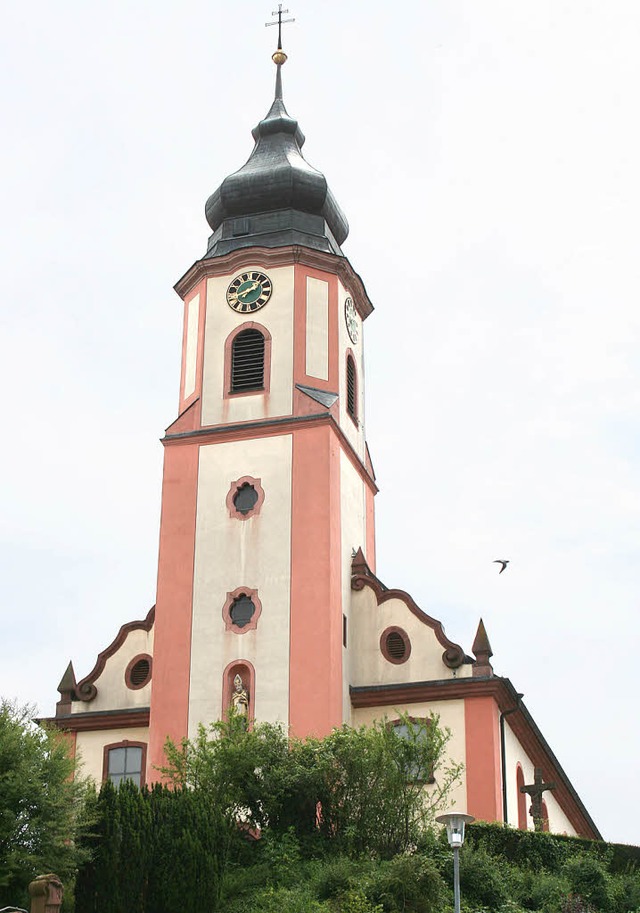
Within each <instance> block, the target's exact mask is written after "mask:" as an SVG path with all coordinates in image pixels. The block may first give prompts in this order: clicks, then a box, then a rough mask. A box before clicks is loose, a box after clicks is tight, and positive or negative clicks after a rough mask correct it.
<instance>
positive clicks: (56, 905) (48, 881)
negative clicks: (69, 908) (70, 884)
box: [29, 875, 63, 913]
mask: <svg viewBox="0 0 640 913" xmlns="http://www.w3.org/2000/svg"><path fill="white" fill-rule="evenodd" d="M62 894H63V888H62V882H61V881H60V879H59V878H58V876H57V875H38V877H37V878H36V879H35V881H32V882H31V884H30V885H29V897H30V898H31V913H59V911H60V907H61V906H62Z"/></svg>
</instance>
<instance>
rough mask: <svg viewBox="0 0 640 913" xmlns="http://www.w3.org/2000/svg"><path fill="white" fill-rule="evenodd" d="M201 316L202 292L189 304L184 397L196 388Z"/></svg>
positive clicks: (185, 348)
mask: <svg viewBox="0 0 640 913" xmlns="http://www.w3.org/2000/svg"><path fill="white" fill-rule="evenodd" d="M199 316H200V293H199V292H198V294H197V295H194V296H193V298H192V299H191V301H190V302H189V304H188V305H187V328H186V340H185V347H184V391H183V394H182V395H183V399H186V398H187V397H188V396H191V394H192V393H193V391H194V390H195V388H196V362H197V357H198V318H199Z"/></svg>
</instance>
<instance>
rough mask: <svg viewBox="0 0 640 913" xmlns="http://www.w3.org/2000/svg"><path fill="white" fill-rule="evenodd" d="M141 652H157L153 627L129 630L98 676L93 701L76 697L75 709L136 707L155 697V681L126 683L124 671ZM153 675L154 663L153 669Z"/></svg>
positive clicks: (83, 711) (142, 705)
mask: <svg viewBox="0 0 640 913" xmlns="http://www.w3.org/2000/svg"><path fill="white" fill-rule="evenodd" d="M138 653H148V654H149V655H150V656H153V628H151V630H150V631H142V630H140V629H138V630H135V631H129V633H128V634H127V637H126V639H125V641H124V643H123V644H122V646H121V647H120V649H119V650H118V651H117V652H116V653H114V655H113V656H110V657H109V659H108V660H107V661H106V663H105V667H104V669H103V670H102V672H101V673H100V675H99V676H98V678H97V679H96V680H95V686H96V688H97V689H98V693H97V695H96V697H95V698H94V699H93V700H92V701H73V703H72V705H71V712H72V713H88V712H93V711H94V710H127V709H129V708H133V707H148V706H149V703H150V701H151V682H149V684H147V685H145V686H144V688H138V689H136V690H132V689H131V688H128V687H127V685H126V684H125V680H124V673H125V671H126V668H127V666H128V665H129V662H130V660H132V659H133V657H134V656H137V655H138ZM151 678H152V679H153V667H152V670H151Z"/></svg>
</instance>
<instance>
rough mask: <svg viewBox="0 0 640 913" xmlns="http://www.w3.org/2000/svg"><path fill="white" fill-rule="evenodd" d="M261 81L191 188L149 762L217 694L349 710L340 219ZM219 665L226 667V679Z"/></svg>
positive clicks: (351, 389) (345, 300) (363, 480)
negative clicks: (229, 164)
mask: <svg viewBox="0 0 640 913" xmlns="http://www.w3.org/2000/svg"><path fill="white" fill-rule="evenodd" d="M273 59H274V62H275V64H276V87H275V98H274V101H273V104H272V105H271V108H270V110H269V112H268V114H267V116H266V117H265V118H264V120H262V121H260V123H259V124H258V125H257V127H255V129H254V130H253V138H254V140H255V146H254V149H253V152H252V153H251V155H250V157H249V160H248V161H247V162H246V164H245V165H244V166H243V167H242V168H240V170H239V171H237V172H235V173H234V174H232V175H230V176H229V177H227V178H226V179H225V180H224V181H223V182H222V184H221V185H220V187H219V188H218V189H217V190H216V191H215V192H214V193H213V194H212V195H211V196H210V197H209V199H208V201H207V204H206V216H207V221H208V222H209V225H210V227H211V229H212V234H211V237H210V239H209V244H208V249H207V252H206V254H205V256H204V258H203V259H201V260H199V261H197V262H196V263H195V264H194V265H193V266H192V267H191V269H189V270H188V272H187V273H186V274H185V275H184V276H183V277H182V279H180V281H179V282H178V283H177V285H176V291H177V292H178V294H179V295H180V296H181V298H182V299H183V301H184V336H183V346H182V371H181V379H180V401H179V417H178V418H177V419H176V421H175V422H174V423H173V424H172V425H171V426H170V427H169V428H168V429H167V432H166V435H165V437H164V439H163V444H164V448H165V460H164V481H163V490H162V519H161V531H160V553H159V570H158V590H157V603H156V615H155V635H154V638H155V639H154V651H153V684H152V690H151V710H150V723H149V726H150V731H149V757H148V772H149V775H151V772H152V770H153V767H154V765H158V764H161V763H162V757H163V744H164V741H165V738H166V736H167V735H170V736H171V737H172V738H173V739H179V738H181V737H182V736H185V735H190V736H192V735H194V733H195V732H196V730H197V726H198V724H199V723H208V722H210V721H211V720H214V719H218V718H220V717H221V716H222V715H224V713H225V712H226V711H227V708H228V707H229V706H230V704H231V703H232V701H233V700H234V695H236V696H237V697H236V701H239V705H240V709H242V710H243V712H247V713H248V715H249V717H251V718H253V717H255V718H256V719H258V720H262V721H264V720H267V721H272V722H276V721H280V722H282V723H283V724H284V725H285V726H288V727H290V731H291V732H292V734H294V735H307V734H315V735H319V736H320V735H324V734H327V733H328V732H330V731H331V729H332V728H333V727H334V726H339V725H341V724H342V722H343V721H349V720H350V699H349V689H348V685H349V677H348V670H347V661H346V656H347V654H346V646H347V642H348V636H349V604H350V598H351V590H350V583H351V562H352V557H353V554H355V552H356V551H357V550H358V549H361V550H362V552H363V553H364V555H365V556H366V559H367V562H368V564H369V567H374V563H375V558H374V512H373V498H374V494H375V492H376V486H375V482H374V478H373V471H372V467H371V463H370V460H369V457H368V451H367V445H366V441H365V431H364V362H363V342H364V340H363V321H364V320H365V319H366V317H367V316H368V315H369V314H370V313H371V311H372V306H371V304H370V302H369V299H368V298H367V294H366V292H365V289H364V286H363V284H362V281H361V280H360V277H359V276H358V275H357V274H356V273H355V272H354V271H353V269H352V268H351V266H350V264H349V262H348V260H347V259H346V258H345V257H344V255H343V253H342V250H341V247H340V245H341V244H342V243H343V242H344V240H345V238H346V237H347V233H348V225H347V221H346V219H345V217H344V215H343V213H342V211H341V210H340V208H339V206H338V204H337V202H336V200H335V199H334V197H333V194H332V193H331V191H330V190H329V188H328V185H327V181H326V179H325V177H324V176H323V175H322V174H321V173H320V172H319V171H317V170H316V169H315V168H313V167H312V166H311V165H310V164H309V163H308V162H307V161H306V160H305V159H304V157H303V154H302V146H303V143H304V136H303V134H302V131H301V129H300V127H299V126H298V123H297V121H296V120H294V119H293V118H292V117H290V115H289V114H288V113H287V110H286V108H285V105H284V101H283V95H282V66H283V65H284V63H285V61H286V55H285V54H284V53H283V52H282V50H281V49H279V50H278V51H277V52H276V53H275V54H274V55H273ZM234 683H235V684H234Z"/></svg>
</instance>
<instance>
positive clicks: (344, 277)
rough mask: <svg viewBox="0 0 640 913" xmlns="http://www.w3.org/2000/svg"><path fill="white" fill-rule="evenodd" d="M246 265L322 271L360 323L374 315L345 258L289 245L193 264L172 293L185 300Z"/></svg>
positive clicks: (248, 250) (243, 250) (247, 249)
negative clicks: (344, 294)
mask: <svg viewBox="0 0 640 913" xmlns="http://www.w3.org/2000/svg"><path fill="white" fill-rule="evenodd" d="M248 262H254V263H256V265H258V266H264V267H265V268H267V269H268V268H269V267H276V266H290V265H291V264H292V263H300V264H302V265H303V266H310V267H312V268H313V269H320V270H325V271H326V272H329V273H334V274H335V275H336V276H338V278H339V279H340V280H341V281H342V283H343V285H345V286H346V287H347V288H348V289H349V292H350V293H351V295H352V297H353V301H354V303H355V306H356V308H357V311H358V313H359V314H360V317H361V318H362V320H366V319H367V317H368V316H369V314H371V313H372V311H373V305H372V304H371V302H370V301H369V296H368V295H367V291H366V289H365V287H364V283H363V281H362V279H361V278H360V276H359V275H358V273H356V271H355V270H354V268H353V267H352V266H351V264H350V263H349V261H348V260H347V258H346V257H337V256H336V255H335V254H328V253H325V252H324V251H321V250H313V249H312V248H310V247H302V246H299V245H291V246H288V247H245V248H241V249H240V250H234V251H232V252H231V253H230V254H225V255H224V256H223V257H211V258H209V259H207V258H206V257H205V258H203V259H202V260H196V262H195V263H194V264H193V266H191V267H190V268H189V269H188V270H187V272H186V273H185V274H184V276H182V278H181V279H179V280H178V281H177V282H176V284H175V285H174V289H175V290H176V292H177V293H178V295H180V297H181V298H182V299H184V298H186V296H187V295H188V294H189V292H190V291H191V289H192V288H193V287H194V286H195V285H197V284H198V283H199V282H201V280H202V279H208V278H210V277H213V276H224V275H226V274H227V273H230V272H233V271H234V270H237V269H241V268H242V267H243V266H245V265H246V263H248Z"/></svg>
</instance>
